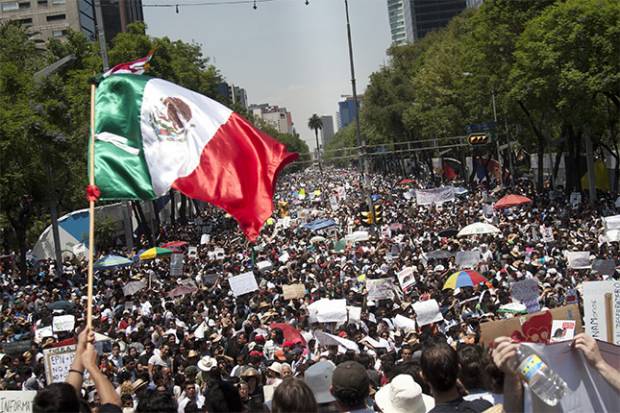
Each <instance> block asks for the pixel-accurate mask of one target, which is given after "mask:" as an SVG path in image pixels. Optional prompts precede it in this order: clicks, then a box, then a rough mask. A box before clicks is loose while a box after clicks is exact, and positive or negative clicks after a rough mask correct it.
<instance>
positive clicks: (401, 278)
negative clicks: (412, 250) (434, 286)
mask: <svg viewBox="0 0 620 413" xmlns="http://www.w3.org/2000/svg"><path fill="white" fill-rule="evenodd" d="M396 275H397V276H398V282H399V284H400V286H401V288H402V289H403V291H404V290H406V289H407V288H408V287H409V286H412V285H414V284H415V283H416V279H415V275H413V268H412V267H405V268H403V270H402V271H401V272H399V273H397V274H396Z"/></svg>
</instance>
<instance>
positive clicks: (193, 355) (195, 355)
mask: <svg viewBox="0 0 620 413" xmlns="http://www.w3.org/2000/svg"><path fill="white" fill-rule="evenodd" d="M192 357H198V352H197V351H196V350H190V351H189V353H187V358H190V359H191V358H192Z"/></svg>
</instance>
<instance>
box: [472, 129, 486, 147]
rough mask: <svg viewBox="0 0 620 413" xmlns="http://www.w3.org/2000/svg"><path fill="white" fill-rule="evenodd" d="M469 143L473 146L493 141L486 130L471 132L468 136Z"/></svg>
mask: <svg viewBox="0 0 620 413" xmlns="http://www.w3.org/2000/svg"><path fill="white" fill-rule="evenodd" d="M467 143H469V144H470V145H472V146H478V145H486V144H488V143H491V136H490V135H489V134H488V133H484V132H477V133H470V134H469V135H468V136H467Z"/></svg>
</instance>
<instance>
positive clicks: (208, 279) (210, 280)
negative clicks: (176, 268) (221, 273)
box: [202, 274, 217, 285]
mask: <svg viewBox="0 0 620 413" xmlns="http://www.w3.org/2000/svg"><path fill="white" fill-rule="evenodd" d="M216 281H217V274H203V276H202V283H203V284H204V285H213V284H215V282H216Z"/></svg>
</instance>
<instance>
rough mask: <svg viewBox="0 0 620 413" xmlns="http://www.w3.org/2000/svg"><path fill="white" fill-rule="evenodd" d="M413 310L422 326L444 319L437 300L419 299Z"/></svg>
mask: <svg viewBox="0 0 620 413" xmlns="http://www.w3.org/2000/svg"><path fill="white" fill-rule="evenodd" d="M413 310H414V311H415V314H416V322H417V323H418V325H419V326H420V327H422V326H425V325H427V324H431V323H436V322H438V321H441V320H443V316H442V315H441V312H440V311H439V304H437V301H435V300H426V301H418V302H417V303H415V304H414V305H413Z"/></svg>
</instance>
